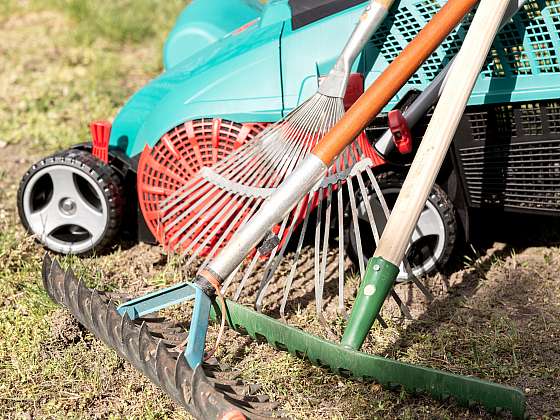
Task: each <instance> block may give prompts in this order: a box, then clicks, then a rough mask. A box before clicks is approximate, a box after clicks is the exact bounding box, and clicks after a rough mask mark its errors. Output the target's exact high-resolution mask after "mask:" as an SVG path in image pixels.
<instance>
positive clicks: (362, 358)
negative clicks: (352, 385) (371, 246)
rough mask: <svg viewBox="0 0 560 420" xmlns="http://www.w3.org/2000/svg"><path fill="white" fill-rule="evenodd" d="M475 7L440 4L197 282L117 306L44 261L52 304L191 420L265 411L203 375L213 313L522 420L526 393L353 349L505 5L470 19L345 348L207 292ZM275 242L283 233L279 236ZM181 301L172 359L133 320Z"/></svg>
mask: <svg viewBox="0 0 560 420" xmlns="http://www.w3.org/2000/svg"><path fill="white" fill-rule="evenodd" d="M475 3H476V1H474V0H470V1H469V0H450V1H449V2H448V3H447V4H446V5H445V6H444V7H442V9H441V10H440V11H439V12H438V13H437V14H436V15H435V16H434V17H433V19H432V20H431V21H430V22H429V23H428V24H427V25H426V26H425V27H424V28H423V29H422V31H421V32H420V33H419V34H418V36H417V37H416V38H415V39H414V40H413V41H412V42H411V43H410V44H409V46H408V47H407V48H406V49H405V50H404V51H403V52H402V53H401V54H400V55H399V57H398V58H397V59H395V60H394V61H393V62H392V63H391V65H390V66H389V67H388V68H387V70H386V71H385V72H384V73H383V74H382V75H381V76H380V77H379V78H378V79H377V80H376V81H375V82H374V83H373V84H372V86H370V88H368V90H367V91H366V92H365V93H364V94H363V95H362V96H361V97H360V99H358V101H357V102H356V103H355V104H354V105H353V106H352V107H351V108H350V110H349V111H348V112H347V113H346V114H345V116H344V117H343V118H342V119H341V120H340V121H339V122H338V123H337V124H336V125H335V126H334V127H333V128H332V129H331V130H330V131H329V132H328V133H327V134H326V135H325V136H324V137H323V138H322V139H321V140H320V141H319V142H318V144H317V145H316V146H315V147H314V148H313V150H312V152H311V153H309V154H308V155H307V156H306V157H305V158H304V159H303V160H302V162H301V163H300V164H299V165H298V166H297V167H296V168H295V169H294V170H293V172H292V173H291V174H290V175H288V176H287V177H286V178H285V179H284V180H283V181H282V182H281V184H279V186H278V187H277V188H274V190H273V191H271V194H270V196H269V197H268V198H267V200H266V201H265V202H264V204H263V205H262V206H260V207H259V209H258V210H257V211H256V212H255V213H254V215H253V216H252V218H251V221H250V222H249V223H247V224H245V225H244V226H243V227H241V228H240V229H239V230H237V231H236V232H235V234H233V236H232V237H231V238H230V239H228V241H227V244H225V246H223V247H222V248H221V249H220V251H219V253H217V255H216V256H215V257H214V258H213V259H211V260H210V261H209V262H208V263H207V264H206V265H205V266H204V267H203V268H202V269H201V271H200V272H199V274H198V275H197V277H196V279H195V281H194V284H191V283H183V284H178V285H175V286H172V287H170V288H168V289H165V290H160V291H156V292H153V293H151V294H149V295H147V296H144V297H141V298H138V299H134V300H131V301H129V302H126V303H124V304H122V305H121V306H120V307H119V308H118V309H117V308H115V306H114V304H112V303H111V302H108V301H107V299H105V298H104V297H103V296H102V295H100V294H99V293H97V292H95V291H90V290H88V289H87V288H86V287H85V286H84V285H83V283H81V282H79V281H78V280H76V278H75V276H74V275H73V274H72V272H71V271H67V272H66V273H64V272H63V271H62V270H61V268H60V266H59V265H58V264H57V263H56V262H51V260H50V259H49V258H48V257H46V258H45V263H44V272H43V276H44V283H45V287H46V288H47V291H48V292H49V294H50V296H51V297H52V298H53V299H54V300H56V301H57V302H60V303H63V304H65V305H66V306H67V307H69V308H70V310H71V311H72V313H73V314H74V315H75V316H76V317H77V318H78V319H79V320H80V322H82V323H83V324H84V325H85V326H86V327H87V328H88V329H90V330H92V331H93V332H94V333H95V334H96V335H97V336H98V337H100V338H101V339H102V340H104V341H105V342H106V343H107V344H108V345H110V346H112V347H114V348H116V349H117V350H118V351H119V353H120V354H121V355H122V356H123V357H125V358H126V359H128V360H130V361H131V363H133V364H134V366H136V367H137V368H139V369H140V370H142V371H143V372H144V373H145V374H146V375H147V376H148V377H149V378H150V379H151V380H152V381H153V382H154V383H156V385H158V386H160V387H162V388H163V389H164V390H165V391H166V392H167V393H169V394H170V395H171V396H172V397H173V398H174V399H175V400H176V401H178V402H179V403H180V404H182V405H183V406H185V407H186V408H187V409H188V410H189V411H191V412H192V413H193V415H195V416H196V417H199V418H220V419H234V418H236V419H237V418H239V419H242V418H245V417H252V418H258V417H259V413H260V412H261V411H260V410H261V409H263V408H265V407H266V402H265V401H263V400H261V399H256V400H255V399H254V398H253V399H251V398H247V397H244V398H240V397H239V392H238V391H239V390H238V388H239V387H237V386H236V385H235V384H231V383H228V384H227V385H220V383H219V378H218V377H217V375H216V374H215V373H213V372H212V371H209V370H208V368H207V367H206V370H204V367H203V365H202V359H203V353H204V346H205V336H206V331H207V323H208V316H209V314H211V316H212V317H214V318H219V317H227V320H228V323H229V325H230V326H231V327H232V328H234V329H236V330H244V331H246V332H248V333H249V334H250V335H251V336H253V337H264V338H265V339H266V340H267V341H268V342H269V343H271V344H272V345H274V346H276V347H278V348H283V349H287V350H288V351H290V352H291V353H293V354H296V355H300V356H304V357H307V358H308V359H309V360H311V361H312V362H313V363H315V364H318V365H321V366H328V367H330V368H331V369H332V370H333V371H335V372H337V373H340V374H345V375H352V376H357V377H366V378H370V379H375V380H377V381H378V382H379V383H381V384H383V385H385V386H388V387H394V386H395V385H401V386H402V387H403V388H404V389H405V390H407V391H410V392H428V393H429V394H430V395H432V396H434V397H436V398H446V397H448V396H453V397H454V398H455V399H456V400H457V401H458V402H460V403H463V404H468V403H472V402H476V403H480V404H482V405H484V406H485V407H487V408H490V409H493V410H499V409H507V410H510V411H511V412H512V414H513V415H514V416H515V417H521V416H523V414H524V407H525V400H524V396H523V394H522V393H521V392H520V391H518V390H516V389H513V388H509V387H506V386H500V385H497V384H492V383H488V382H484V381H481V380H478V379H476V378H471V377H461V376H458V375H452V374H449V373H445V372H441V371H436V370H433V369H427V368H422V367H418V366H413V365H408V364H405V363H401V362H398V361H393V360H388V359H385V358H383V357H379V356H373V355H368V354H365V353H361V352H359V351H357V350H358V349H359V348H360V347H361V345H362V343H363V341H364V339H365V336H366V335H367V333H368V332H369V329H370V328H371V326H372V324H373V322H374V320H375V318H376V316H377V315H378V313H379V310H380V308H381V305H382V304H383V302H384V301H385V299H386V297H387V296H388V294H389V292H390V290H391V289H392V286H393V284H394V281H395V278H396V276H397V274H398V272H399V265H400V262H401V261H402V258H403V256H404V253H405V250H406V247H407V245H408V242H409V240H410V236H411V233H412V230H413V229H414V226H415V225H416V222H417V219H418V217H419V214H420V210H421V208H422V207H423V205H424V203H425V201H426V198H427V194H428V192H429V190H430V188H431V185H432V184H433V181H434V179H435V175H436V174H437V172H438V170H439V167H440V166H441V163H442V161H443V158H444V156H445V154H446V151H447V148H448V146H449V142H450V141H451V138H452V136H453V133H454V131H455V129H456V127H457V124H458V121H459V118H460V116H461V114H462V112H463V110H464V108H465V105H466V100H467V98H468V96H469V94H470V92H471V90H472V87H473V84H474V80H475V78H476V75H477V74H478V73H479V71H480V69H481V67H482V65H483V63H484V60H485V59H486V55H487V53H488V50H489V48H490V44H491V42H492V40H493V38H494V36H495V34H496V32H497V30H498V28H499V23H500V21H501V18H502V17H503V16H504V14H505V12H506V9H507V6H508V4H510V2H509V1H507V0H482V2H481V4H480V6H479V8H478V10H477V12H476V15H475V18H474V20H473V22H472V25H471V29H470V30H469V32H468V35H467V37H466V39H465V41H464V44H463V47H462V48H461V52H460V53H459V54H458V56H457V58H456V60H455V64H454V65H453V66H452V68H451V71H450V72H449V76H448V79H447V83H446V85H445V88H444V89H443V92H442V95H441V99H440V102H439V104H438V106H437V107H436V110H435V113H434V117H433V118H432V121H431V122H430V126H429V127H428V131H427V133H426V135H425V137H424V140H423V142H422V144H421V146H420V149H419V151H418V153H417V156H416V158H415V160H414V163H413V165H412V167H411V170H410V172H409V176H408V177H407V179H406V182H405V185H404V187H403V190H402V193H401V194H400V195H399V198H398V200H397V203H396V205H395V208H394V210H393V212H392V214H391V216H390V218H389V221H388V223H387V226H386V227H385V229H384V231H383V234H382V235H381V238H380V242H379V245H378V247H377V249H376V252H375V257H374V258H372V259H371V260H370V261H369V264H368V268H367V271H366V273H365V275H364V277H363V279H362V282H361V285H360V289H359V291H358V295H357V298H356V301H355V304H354V307H353V310H352V314H351V317H350V320H349V323H348V325H347V327H346V330H345V332H344V336H343V338H342V342H341V344H340V345H339V344H335V343H333V342H329V341H325V340H322V339H320V338H319V337H316V336H312V335H309V334H307V333H305V332H303V331H301V330H298V329H295V328H293V327H290V326H288V325H286V324H284V323H282V322H279V321H277V320H274V319H272V318H270V317H268V316H265V315H263V314H259V313H256V312H254V311H252V310H250V309H248V308H246V307H244V306H241V305H239V304H236V303H234V302H230V301H225V300H222V305H221V306H218V305H214V306H213V298H214V295H215V294H218V297H221V291H220V290H221V286H222V284H223V283H224V282H225V281H227V279H228V278H229V277H230V276H231V274H232V273H234V272H235V270H236V269H237V267H238V266H239V265H240V264H241V263H242V262H243V261H244V260H245V258H246V257H247V255H250V254H251V252H252V250H253V249H254V248H255V247H256V246H257V245H259V243H260V242H261V241H262V240H263V238H265V237H266V236H267V235H269V236H271V234H270V232H271V229H273V227H274V226H276V225H277V224H278V223H281V222H282V220H283V219H284V218H285V217H286V216H287V215H288V214H289V213H290V212H291V211H292V210H293V208H294V207H298V206H301V202H302V200H303V199H304V197H305V196H306V195H307V194H309V193H310V192H312V191H313V189H314V187H315V186H316V185H318V184H319V183H321V182H323V180H324V179H325V178H326V177H328V176H330V173H329V168H330V167H331V165H332V163H333V162H334V161H335V159H337V157H339V156H340V155H341V154H344V152H345V148H346V147H348V145H349V144H351V143H352V142H353V141H354V139H355V138H356V136H357V135H358V134H359V133H360V132H361V131H362V130H363V128H364V127H365V126H366V124H367V123H368V122H369V120H371V119H372V118H373V117H374V116H375V115H376V114H377V113H378V112H379V111H380V110H381V109H382V107H383V106H384V105H385V104H386V103H387V102H388V101H389V100H390V99H391V98H392V97H393V96H394V94H395V93H396V92H397V91H398V89H399V88H400V86H402V85H403V84H404V83H405V82H406V81H407V80H408V78H409V77H411V76H412V74H413V73H414V72H415V71H416V69H417V68H418V67H419V66H420V65H421V63H422V62H423V61H424V60H425V59H426V58H427V57H428V56H429V55H430V53H431V52H432V51H433V50H434V49H435V48H436V47H437V46H438V45H439V44H440V43H441V42H442V41H443V40H444V39H445V37H446V36H447V35H448V34H449V33H450V32H451V30H452V29H453V28H454V27H455V26H456V25H457V24H458V23H459V22H460V21H461V19H462V18H463V17H464V16H465V15H466V14H467V13H468V12H469V11H470V9H471V8H472V7H473V6H474V5H475ZM327 199H328V198H327ZM307 202H309V200H308V201H307ZM296 213H297V212H296ZM272 232H274V230H272ZM274 235H278V237H279V238H281V237H282V235H281V234H280V233H279V232H278V233H276V232H274ZM278 240H279V239H278ZM265 242H266V240H265ZM274 242H275V241H273V243H274ZM277 245H278V244H276V245H275V246H277ZM261 247H262V245H261ZM188 299H194V300H195V304H194V309H193V315H192V320H191V328H190V330H189V336H188V341H187V348H186V349H185V350H184V351H183V353H181V354H177V353H176V352H174V351H175V350H174V349H175V347H171V345H170V343H169V342H168V341H166V339H165V335H164V338H163V339H158V338H156V337H157V336H156V335H154V334H151V333H150V332H151V328H150V325H149V323H147V322H143V323H142V324H138V323H136V322H134V321H133V320H141V317H144V316H145V315H147V314H150V313H153V312H155V311H158V310H160V309H163V308H166V307H168V306H170V305H172V304H176V303H180V302H183V301H185V300H188ZM148 321H149V320H148ZM255 410H257V412H255Z"/></svg>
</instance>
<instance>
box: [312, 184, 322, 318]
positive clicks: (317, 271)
mask: <svg viewBox="0 0 560 420" xmlns="http://www.w3.org/2000/svg"><path fill="white" fill-rule="evenodd" d="M317 194H318V197H317V200H318V205H317V211H316V214H317V217H316V220H315V247H314V250H315V252H314V255H313V259H314V265H313V266H314V273H315V275H314V282H315V307H316V312H317V317H318V318H319V321H320V322H321V323H323V322H324V320H323V319H322V315H321V310H322V293H321V294H320V292H321V282H320V280H321V274H320V267H321V265H320V263H321V224H322V214H323V195H324V192H323V188H320V189H319V190H318V191H317Z"/></svg>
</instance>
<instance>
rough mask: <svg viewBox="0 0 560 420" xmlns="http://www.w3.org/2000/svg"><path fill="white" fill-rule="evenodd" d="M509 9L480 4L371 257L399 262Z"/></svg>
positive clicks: (502, 1) (491, 0)
mask: <svg viewBox="0 0 560 420" xmlns="http://www.w3.org/2000/svg"><path fill="white" fill-rule="evenodd" d="M508 4H509V0H482V1H481V2H480V5H479V7H478V10H477V12H476V15H475V17H474V20H473V22H472V24H471V27H470V29H469V32H468V34H467V36H466V38H465V41H464V43H463V46H462V47H461V50H460V52H459V54H458V55H457V58H456V59H455V62H454V63H453V66H452V68H451V70H450V72H449V76H448V78H447V82H446V84H445V88H444V89H443V92H442V94H441V98H440V100H439V102H438V104H437V106H436V109H435V111H434V114H433V116H432V119H431V121H430V124H429V125H428V129H427V131H426V134H425V135H424V138H423V140H422V143H421V144H420V148H419V149H418V152H417V153H416V156H415V158H414V161H413V163H412V166H411V167H410V170H409V171H408V175H407V177H406V180H405V182H404V184H403V187H402V189H401V192H400V194H399V197H398V199H397V202H396V203H395V206H394V208H393V211H392V213H391V217H390V218H389V221H388V222H387V225H386V226H385V230H384V231H383V235H382V238H381V240H380V243H379V246H378V247H377V249H376V251H375V256H378V257H382V258H384V259H385V260H387V261H389V262H392V263H393V264H395V265H399V264H400V263H401V261H402V259H403V257H404V253H405V251H406V248H407V247H408V244H409V241H410V237H411V235H412V232H413V230H414V227H415V226H416V223H417V222H418V218H419V217H420V213H421V211H422V209H423V208H424V205H425V203H426V200H427V198H428V194H429V191H430V190H431V188H432V186H433V184H434V182H435V179H436V176H437V174H438V172H439V169H440V167H441V165H442V163H443V160H444V159H445V156H446V154H447V151H448V149H449V145H450V144H451V141H452V139H453V137H454V135H455V131H456V130H457V126H458V125H459V121H460V119H461V116H462V115H463V112H464V111H465V107H466V105H467V101H468V99H469V97H470V94H471V92H472V89H473V87H474V84H475V81H476V79H477V77H478V75H479V74H480V71H481V69H482V66H483V65H484V63H485V61H486V57H487V55H488V51H489V50H490V46H491V45H492V42H493V40H494V37H495V36H496V33H497V31H498V29H499V26H500V22H501V20H502V17H503V16H504V14H505V12H506V9H507V6H508Z"/></svg>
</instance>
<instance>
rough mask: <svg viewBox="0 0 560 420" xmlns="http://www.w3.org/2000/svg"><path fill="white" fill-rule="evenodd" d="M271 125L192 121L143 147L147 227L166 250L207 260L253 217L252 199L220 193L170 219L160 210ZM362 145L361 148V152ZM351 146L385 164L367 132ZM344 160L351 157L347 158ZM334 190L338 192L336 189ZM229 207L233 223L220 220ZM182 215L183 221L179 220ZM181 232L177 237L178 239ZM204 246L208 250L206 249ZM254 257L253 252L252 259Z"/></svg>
mask: <svg viewBox="0 0 560 420" xmlns="http://www.w3.org/2000/svg"><path fill="white" fill-rule="evenodd" d="M266 126H267V124H260V123H253V124H250V123H248V124H237V123H234V122H231V121H226V120H222V119H219V118H216V119H201V120H196V121H187V122H186V123H184V124H182V125H180V126H178V127H176V128H175V129H173V130H171V131H170V132H168V133H166V134H165V135H164V136H163V137H162V138H161V139H160V140H159V142H158V143H157V144H156V145H155V146H154V147H153V148H150V147H146V148H145V149H144V151H143V152H142V155H141V157H140V161H139V165H138V177H137V179H138V185H137V188H138V200H139V204H140V209H141V210H142V214H143V215H144V219H145V221H146V223H147V225H148V227H149V228H150V230H151V232H152V233H153V234H154V236H155V237H156V239H157V240H158V241H159V242H160V243H161V244H162V245H163V246H164V247H166V248H169V249H174V250H180V249H182V250H185V249H186V248H189V249H190V250H191V251H194V250H196V251H198V255H200V256H202V257H204V256H207V255H208V253H209V252H210V251H211V250H212V249H213V248H214V246H215V245H216V244H217V243H218V241H219V240H220V237H221V236H222V234H223V233H224V232H225V230H226V229H229V228H231V229H229V230H228V234H227V235H226V236H225V238H224V239H223V240H221V242H220V243H219V248H221V247H222V246H224V245H225V244H226V243H227V241H228V240H229V238H230V237H231V236H232V235H233V234H234V233H235V232H236V230H237V229H238V227H239V226H240V225H241V224H242V223H244V222H246V221H247V219H248V218H249V217H250V216H251V215H252V214H253V211H254V208H253V207H252V206H247V205H246V204H247V200H246V199H245V198H244V197H227V200H226V201H223V197H224V195H223V194H222V192H221V191H219V190H217V191H216V194H215V195H209V196H208V197H207V199H205V200H204V201H201V202H197V203H196V204H195V205H194V206H193V207H194V208H193V207H191V208H188V209H182V208H180V209H177V210H179V211H178V212H177V214H176V215H173V216H172V217H171V218H169V219H167V220H165V221H163V219H164V216H165V215H167V217H169V215H170V214H172V213H173V212H174V210H175V209H173V210H168V211H167V212H166V213H165V215H164V214H163V213H161V210H160V209H161V204H162V202H163V201H165V200H166V199H167V198H169V197H170V196H172V195H173V194H174V193H175V192H176V191H177V190H178V189H180V188H182V187H184V185H185V184H186V183H187V182H189V180H192V179H193V178H194V177H195V176H196V174H197V173H198V172H199V171H200V170H201V169H202V167H204V166H211V165H213V164H215V163H216V162H218V161H219V160H221V159H223V158H224V157H225V156H227V155H228V154H230V153H231V152H232V151H233V150H235V149H237V148H238V147H240V146H241V145H243V144H244V143H246V142H247V141H251V140H252V139H253V138H254V137H255V136H256V135H257V134H258V133H260V132H261V131H262V130H264V129H265V127H266ZM358 145H359V149H360V150H357V149H358ZM351 147H353V148H354V149H355V153H354V155H359V154H360V153H359V152H360V151H361V152H363V153H364V154H365V156H366V157H369V158H370V159H371V160H372V162H373V166H377V165H380V164H383V163H384V162H383V160H382V159H381V158H380V157H379V156H378V155H377V153H376V152H375V150H374V149H373V147H372V146H371V145H370V143H369V141H368V139H367V137H366V135H365V133H362V134H361V135H360V136H359V137H358V139H357V142H356V143H353V144H352V146H351ZM345 153H349V152H348V151H346V152H345ZM345 157H346V158H347V159H344V158H345ZM344 160H346V161H352V160H353V159H352V158H351V157H350V156H340V162H339V167H340V168H341V169H344V166H345V165H344V163H343V162H344ZM207 188H208V183H203V184H202V185H200V186H195V188H193V190H192V191H191V192H190V194H189V197H190V198H196V195H202V194H205V193H206V191H207ZM334 188H335V189H336V186H334ZM326 194H327V191H325V195H326ZM310 199H311V200H312V208H313V209H314V208H315V207H316V206H317V204H318V200H319V194H318V193H315V194H313V195H312V196H311V197H310ZM220 200H221V201H220ZM195 201H196V200H195ZM180 206H181V203H178V204H177V207H180ZM225 207H227V209H226V210H227V213H228V214H230V211H229V209H237V211H236V212H234V213H233V215H231V216H229V219H228V220H224V218H223V216H221V215H223V214H224V208H225ZM301 208H302V210H301V212H300V213H299V214H292V218H295V219H296V224H299V223H300V222H301V221H302V220H303V218H304V217H305V210H306V208H307V205H305V204H304V205H303V206H302V207H301ZM220 212H222V213H220ZM179 216H180V217H181V220H180V221H177V217H179ZM292 220H293V219H292ZM290 224H291V222H288V226H289V225H290ZM186 228H188V229H187V230H188V231H190V234H189V235H188V237H187V236H186V235H185V234H184V233H182V232H184V230H185V229H186ZM272 230H273V232H274V233H275V234H277V235H279V234H280V226H275V227H274V228H273V229H272ZM214 231H216V232H217V233H216V234H214V236H213V237H209V234H207V233H206V232H214ZM287 233H288V229H286V230H285V231H284V233H283V234H282V235H281V236H282V238H281V242H280V244H282V243H283V242H284V240H285V239H286V236H287ZM176 234H177V238H174V237H175V236H176ZM178 241H180V244H179V243H178ZM203 242H204V247H202V248H201V246H202V244H203ZM253 255H254V254H251V257H252V256H253ZM263 258H265V259H266V258H267V257H263Z"/></svg>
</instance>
